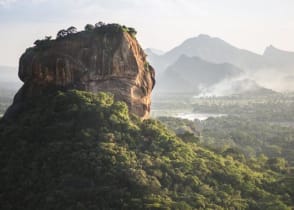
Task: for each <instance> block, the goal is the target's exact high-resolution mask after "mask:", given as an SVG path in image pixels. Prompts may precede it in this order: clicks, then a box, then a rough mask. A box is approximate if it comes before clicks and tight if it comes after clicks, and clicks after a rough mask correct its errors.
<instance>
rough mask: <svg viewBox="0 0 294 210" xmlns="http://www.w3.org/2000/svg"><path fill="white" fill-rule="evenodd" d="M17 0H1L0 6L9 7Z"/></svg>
mask: <svg viewBox="0 0 294 210" xmlns="http://www.w3.org/2000/svg"><path fill="white" fill-rule="evenodd" d="M16 1H17V0H0V7H9V6H10V4H12V3H14V2H16Z"/></svg>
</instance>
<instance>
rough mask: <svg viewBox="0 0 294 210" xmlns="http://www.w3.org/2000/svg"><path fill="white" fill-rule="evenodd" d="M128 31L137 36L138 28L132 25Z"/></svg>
mask: <svg viewBox="0 0 294 210" xmlns="http://www.w3.org/2000/svg"><path fill="white" fill-rule="evenodd" d="M128 31H129V33H130V34H131V35H132V36H136V35H137V31H136V29H134V28H132V27H129V28H128Z"/></svg>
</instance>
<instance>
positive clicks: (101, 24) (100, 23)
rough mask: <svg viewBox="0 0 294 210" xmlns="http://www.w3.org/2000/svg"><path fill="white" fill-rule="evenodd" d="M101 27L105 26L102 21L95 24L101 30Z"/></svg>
mask: <svg viewBox="0 0 294 210" xmlns="http://www.w3.org/2000/svg"><path fill="white" fill-rule="evenodd" d="M101 26H105V23H104V22H102V21H99V22H98V23H96V24H95V28H100V27H101Z"/></svg>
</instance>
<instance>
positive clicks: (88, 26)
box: [85, 24, 95, 31]
mask: <svg viewBox="0 0 294 210" xmlns="http://www.w3.org/2000/svg"><path fill="white" fill-rule="evenodd" d="M94 28H95V27H94V26H93V25H92V24H87V25H85V31H92V30H94Z"/></svg>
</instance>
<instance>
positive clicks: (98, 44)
mask: <svg viewBox="0 0 294 210" xmlns="http://www.w3.org/2000/svg"><path fill="white" fill-rule="evenodd" d="M35 44H36V46H35V47H33V48H29V49H27V50H26V52H25V53H24V54H23V55H22V56H21V58H20V62H19V77H20V79H21V80H22V81H23V82H24V85H23V87H22V88H21V89H20V90H19V92H18V93H17V95H16V97H15V100H14V103H13V105H12V107H11V108H10V109H9V110H8V112H7V113H6V115H9V114H15V113H16V112H17V109H18V108H19V105H20V104H21V102H22V101H24V100H26V99H28V98H31V97H38V96H40V95H42V94H44V92H46V91H48V90H51V89H61V90H64V89H72V88H73V89H79V90H86V91H91V92H98V91H106V92H111V93H112V94H114V96H115V98H116V99H117V100H122V101H125V102H126V103H127V105H128V107H129V110H130V112H131V113H134V114H136V115H138V116H139V117H141V118H143V119H144V118H147V117H148V116H149V112H150V103H151V100H150V95H151V91H152V89H153V87H154V84H155V80H154V77H155V75H154V74H155V73H154V70H153V68H152V67H151V66H150V65H149V64H148V62H147V61H146V55H145V53H144V51H143V50H142V48H141V47H140V45H139V43H138V42H137V40H136V39H135V37H134V35H133V34H131V33H129V32H128V31H127V30H125V28H124V27H122V26H120V25H116V24H109V25H104V26H101V27H99V28H94V29H92V30H87V31H82V32H78V33H72V34H70V35H67V36H63V37H59V38H57V39H56V40H42V41H37V42H35Z"/></svg>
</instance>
